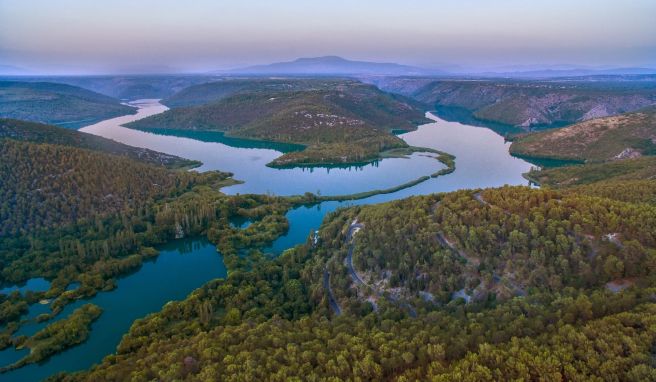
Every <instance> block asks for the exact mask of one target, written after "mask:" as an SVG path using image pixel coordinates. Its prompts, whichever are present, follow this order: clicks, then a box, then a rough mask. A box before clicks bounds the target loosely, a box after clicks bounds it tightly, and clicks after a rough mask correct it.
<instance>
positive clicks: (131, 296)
mask: <svg viewBox="0 0 656 382" xmlns="http://www.w3.org/2000/svg"><path fill="white" fill-rule="evenodd" d="M158 249H159V251H160V255H159V256H158V257H157V258H155V259H154V260H152V261H148V262H146V263H144V265H143V266H142V267H141V268H140V269H139V270H138V271H137V272H135V273H133V274H130V275H128V276H125V277H123V278H120V279H118V280H117V288H116V289H114V290H112V291H109V292H100V293H98V294H97V295H96V296H95V297H93V298H91V299H87V300H78V301H76V302H74V303H72V304H69V305H67V306H66V308H64V311H62V312H61V313H60V314H59V315H58V316H57V317H56V318H55V319H61V318H64V317H67V316H68V315H70V314H71V313H72V312H73V311H74V310H75V309H76V308H79V307H80V306H82V305H84V304H87V303H93V304H96V305H98V306H100V307H101V308H102V309H103V313H102V315H101V316H100V318H99V319H98V320H97V321H96V322H94V323H93V324H92V326H91V329H92V330H91V335H90V336H89V340H88V341H86V342H84V343H83V344H81V345H78V346H75V347H73V348H70V349H68V350H66V351H64V352H63V353H60V354H57V355H55V356H53V357H51V358H50V359H49V360H47V361H46V362H44V363H43V364H32V365H28V366H25V367H22V368H20V369H17V370H14V371H12V372H9V373H5V374H0V381H3V382H26V381H38V380H41V379H44V378H46V377H48V376H50V375H52V374H54V373H57V372H60V371H76V370H81V369H86V368H88V367H90V366H92V365H93V364H94V363H98V362H100V361H101V360H102V358H103V357H104V356H106V355H108V354H111V353H113V352H115V350H116V346H117V345H118V343H119V341H120V340H121V337H122V336H123V334H125V333H126V332H127V331H128V329H129V328H130V325H132V323H133V322H134V320H136V319H138V318H142V317H144V316H146V315H147V314H149V313H153V312H157V311H159V310H161V308H162V306H164V304H166V303H167V302H169V301H172V300H182V299H184V298H185V297H186V296H187V295H188V294H189V293H190V292H191V291H193V290H194V289H196V288H198V287H200V286H201V285H203V284H205V283H206V282H208V281H210V280H213V279H216V278H221V277H225V276H226V274H227V272H226V268H225V265H224V264H223V260H222V258H221V256H220V254H219V253H218V252H217V251H216V248H215V247H214V246H213V245H211V244H210V243H209V242H208V241H207V240H206V239H182V240H177V241H174V242H172V243H169V244H167V245H164V246H162V247H159V248H158ZM50 322H52V321H49V322H43V323H30V324H28V325H25V326H24V327H22V328H21V329H20V332H19V334H26V335H30V334H33V333H36V332H37V331H38V330H40V329H42V328H43V327H45V326H46V325H47V324H48V323H50ZM25 354H26V351H25V350H23V351H15V350H13V348H10V349H6V350H4V351H1V352H0V365H3V366H4V365H7V364H10V363H12V362H15V361H16V360H18V359H19V358H20V357H21V356H23V355H25Z"/></svg>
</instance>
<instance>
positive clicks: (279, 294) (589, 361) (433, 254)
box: [63, 187, 656, 381]
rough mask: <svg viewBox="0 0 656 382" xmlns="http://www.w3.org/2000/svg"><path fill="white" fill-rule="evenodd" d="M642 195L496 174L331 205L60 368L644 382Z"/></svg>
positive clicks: (646, 271)
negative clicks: (532, 183)
mask: <svg viewBox="0 0 656 382" xmlns="http://www.w3.org/2000/svg"><path fill="white" fill-rule="evenodd" d="M654 208H656V207H654V206H650V205H645V204H634V203H627V202H622V201H616V200H612V199H607V198H603V197H591V196H588V195H586V194H576V193H570V192H565V191H563V192H560V191H552V190H532V189H529V188H527V187H504V188H499V189H486V190H482V191H480V192H476V191H459V192H454V193H448V194H439V195H429V196H422V197H413V198H409V199H405V200H400V201H395V202H391V203H384V204H380V205H370V206H363V207H351V208H348V209H342V210H338V211H337V212H335V213H333V214H331V215H329V216H328V217H327V218H326V220H325V221H324V223H323V224H322V227H321V228H320V230H319V233H318V241H317V244H316V245H315V244H313V242H312V241H310V240H308V243H307V244H306V245H302V246H299V247H297V248H294V249H290V250H288V251H286V252H285V253H284V254H283V255H282V256H280V257H278V258H275V259H268V258H265V257H258V256H252V257H251V261H250V262H249V263H248V265H247V266H246V267H245V268H238V269H231V270H230V272H229V273H228V277H227V278H226V279H224V280H215V281H212V282H210V283H208V284H207V285H205V286H203V287H202V288H199V289H198V290H197V291H195V292H194V293H192V294H191V295H190V296H189V297H188V298H187V299H185V300H184V301H180V302H173V303H170V304H167V305H166V306H165V307H164V308H163V310H162V311H161V312H159V313H156V314H153V315H150V316H149V317H147V318H145V319H143V320H139V321H138V322H135V324H134V325H133V326H132V328H131V329H130V332H129V333H128V334H126V335H125V336H124V337H123V339H122V341H121V343H120V345H119V346H118V349H117V353H116V354H115V355H112V356H109V357H107V358H105V359H104V360H103V362H102V363H101V364H99V365H97V366H96V367H94V368H92V369H91V370H89V371H86V372H83V373H77V374H70V375H67V376H66V377H65V378H64V379H63V380H65V381H93V380H129V379H135V378H141V377H144V378H146V379H166V378H171V379H180V380H221V379H225V378H228V377H230V378H234V379H244V380H262V379H276V380H295V379H299V380H305V379H307V380H323V379H331V378H332V379H336V380H342V379H349V378H352V379H356V378H360V379H362V380H432V379H435V380H444V381H450V380H472V381H479V380H481V381H494V380H501V379H504V378H505V377H508V376H512V377H513V378H516V379H526V380H530V379H531V378H535V377H536V376H540V377H543V378H544V377H545V376H547V375H548V376H549V378H551V379H553V380H562V379H567V380H597V379H598V380H602V379H613V380H624V379H626V380H635V381H638V380H649V378H650V376H651V375H653V373H651V370H652V369H651V368H650V366H649V365H650V361H649V360H650V359H651V353H652V351H653V350H652V347H653V341H654V340H656V335H655V334H654V333H653V330H651V329H650V328H651V327H652V326H653V324H654V312H655V309H656V306H655V305H654V299H653V291H654V286H655V285H656V281H655V279H654V277H653V276H652V275H651V273H653V271H654V264H655V263H654V257H655V256H656V238H655V237H654V232H656V220H654V217H655V216H656V211H654ZM356 219H357V223H355V220H356ZM356 224H357V226H356ZM354 226H355V227H356V228H357V229H356V230H354V229H353V227H354ZM217 239H219V238H218V237H217ZM445 239H446V240H445ZM219 240H221V239H219ZM221 241H222V240H221ZM350 248H353V252H352V257H353V261H352V263H353V268H354V270H350V269H349V265H348V264H349V263H350V261H349V260H348V258H349V252H350ZM358 279H359V280H361V282H358V281H356V280H358ZM465 300H469V303H465ZM626 349H630V351H628V350H626ZM272 354H273V355H274V356H272ZM592 365H598V366H592ZM650 373H651V374H650ZM272 376H275V377H274V378H271V377H272Z"/></svg>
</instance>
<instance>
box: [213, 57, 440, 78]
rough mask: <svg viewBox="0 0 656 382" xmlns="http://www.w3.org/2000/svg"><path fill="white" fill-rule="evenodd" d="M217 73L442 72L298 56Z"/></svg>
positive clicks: (340, 59)
mask: <svg viewBox="0 0 656 382" xmlns="http://www.w3.org/2000/svg"><path fill="white" fill-rule="evenodd" d="M217 73H239V74H259V75H264V74H267V75H276V74H277V75H284V74H312V75H317V74H318V75H331V74H332V75H353V74H379V75H383V74H385V75H427V74H441V73H444V72H442V71H439V70H431V69H424V68H418V67H414V66H408V65H400V64H395V63H380V62H370V61H352V60H347V59H345V58H342V57H338V56H323V57H311V58H298V59H296V60H294V61H287V62H276V63H272V64H268V65H257V66H249V67H245V68H238V69H233V70H229V71H217Z"/></svg>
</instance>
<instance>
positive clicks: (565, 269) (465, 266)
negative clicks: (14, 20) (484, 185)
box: [314, 187, 656, 312]
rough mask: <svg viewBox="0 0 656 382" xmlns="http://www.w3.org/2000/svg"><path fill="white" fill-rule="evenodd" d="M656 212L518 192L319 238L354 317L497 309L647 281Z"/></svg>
mask: <svg viewBox="0 0 656 382" xmlns="http://www.w3.org/2000/svg"><path fill="white" fill-rule="evenodd" d="M655 212H656V211H655V210H654V207H650V208H645V209H642V208H639V207H638V206H629V205H622V204H621V203H619V202H615V201H610V200H593V199H589V198H586V197H584V196H582V195H580V194H577V193H558V192H555V191H550V190H542V191H538V190H535V191H530V192H529V191H527V190H526V189H524V188H517V187H515V188H501V189H487V190H483V191H480V192H476V191H463V192H456V193H450V194H447V195H443V196H439V195H434V196H428V197H415V198H410V199H405V200H401V201H396V202H392V203H387V204H383V205H374V206H366V207H362V208H352V209H350V210H347V211H343V212H342V213H341V214H339V215H338V216H335V217H334V219H333V221H332V222H331V223H330V224H326V225H325V226H324V228H323V229H322V230H321V231H320V241H321V242H322V245H321V246H319V247H318V255H319V258H321V259H323V260H322V261H324V262H325V266H326V267H327V269H328V270H329V271H330V274H331V275H332V280H334V281H333V284H332V285H333V293H334V295H335V298H336V300H337V302H338V303H339V304H340V305H341V306H342V307H345V308H343V309H349V310H351V311H353V312H357V311H361V310H362V309H363V308H364V306H362V305H363V304H364V305H365V306H366V305H370V306H373V309H374V310H375V309H376V307H377V304H380V303H379V302H377V301H379V300H381V301H383V300H385V301H387V302H388V303H390V302H391V303H395V304H396V305H399V306H400V307H404V306H406V307H407V304H409V305H412V306H415V307H416V309H418V307H417V306H425V304H426V303H427V302H428V303H432V304H440V305H443V304H448V303H450V302H452V301H454V300H457V299H458V298H464V299H465V300H466V301H471V302H473V301H488V300H489V298H490V297H491V296H494V297H493V298H495V299H496V300H497V301H498V300H501V299H507V298H511V297H514V296H525V295H526V294H527V293H530V291H531V290H535V291H537V290H543V291H555V290H560V289H561V288H563V287H567V286H571V287H576V288H589V287H593V286H594V287H602V286H603V285H604V284H605V283H607V282H610V281H612V280H614V279H617V278H625V277H641V276H646V275H647V274H648V273H645V272H646V269H644V268H643V266H646V263H642V261H648V260H647V259H648V258H649V256H647V254H648V253H654V252H653V251H654V250H655V249H656V237H655V236H654V235H653V232H656V220H654V219H655V218H656V214H655ZM617 215H620V216H622V222H621V223H620V222H616V221H614V219H615V216H617ZM593 216H594V218H592V217H593ZM589 219H594V220H589ZM593 221H594V223H593ZM407 222H412V223H411V224H408V223H407ZM335 235H336V237H335ZM606 235H612V236H613V237H614V238H615V239H616V240H618V241H620V242H622V243H624V244H622V245H615V244H613V243H612V242H609V241H608V239H607V236H606ZM629 242H630V243H631V245H630V246H631V247H630V248H629V244H628V243H629ZM397 254H403V256H398V255H397ZM617 262H621V263H622V266H621V267H619V265H618V267H611V266H610V264H611V263H612V264H615V263H617ZM317 267H319V266H318V265H317ZM314 272H315V273H314V274H317V273H319V272H320V269H315V271H314ZM356 302H357V304H356Z"/></svg>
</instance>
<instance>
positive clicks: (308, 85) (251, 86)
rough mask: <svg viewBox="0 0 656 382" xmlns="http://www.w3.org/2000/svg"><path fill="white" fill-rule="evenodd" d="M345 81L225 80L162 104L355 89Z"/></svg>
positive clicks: (173, 105) (180, 93)
mask: <svg viewBox="0 0 656 382" xmlns="http://www.w3.org/2000/svg"><path fill="white" fill-rule="evenodd" d="M355 84H357V82H355V81H351V80H345V79H333V78H325V79H317V78H264V77H263V78H230V77H226V78H222V79H220V80H217V81H212V82H207V83H203V84H198V85H193V86H189V87H187V88H184V89H182V90H180V91H178V92H176V93H175V94H173V95H171V96H169V97H167V98H165V99H163V100H162V103H163V104H165V105H166V106H168V107H170V108H177V107H184V106H198V105H203V104H207V103H210V102H216V101H219V100H221V99H223V98H226V97H229V96H232V95H235V94H237V93H249V92H277V91H301V90H308V91H309V90H330V89H335V88H337V87H340V86H342V87H344V86H349V85H355Z"/></svg>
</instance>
